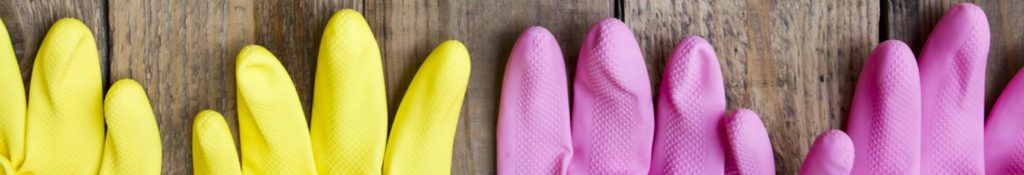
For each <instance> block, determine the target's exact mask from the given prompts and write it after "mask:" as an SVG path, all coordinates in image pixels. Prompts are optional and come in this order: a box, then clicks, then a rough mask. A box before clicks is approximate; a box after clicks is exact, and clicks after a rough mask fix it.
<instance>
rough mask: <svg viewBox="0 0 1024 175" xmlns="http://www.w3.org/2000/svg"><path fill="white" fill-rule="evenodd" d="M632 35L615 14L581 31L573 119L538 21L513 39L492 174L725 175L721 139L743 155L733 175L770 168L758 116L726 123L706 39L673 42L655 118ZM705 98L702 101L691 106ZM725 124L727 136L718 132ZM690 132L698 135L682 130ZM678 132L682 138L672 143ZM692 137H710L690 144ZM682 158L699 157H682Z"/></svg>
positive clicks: (738, 116)
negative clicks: (495, 170) (584, 34)
mask: <svg viewBox="0 0 1024 175" xmlns="http://www.w3.org/2000/svg"><path fill="white" fill-rule="evenodd" d="M632 37H633V34H632V32H630V31H629V29H628V27H626V26H625V24H622V22H620V21H618V20H615V19H605V20H602V21H601V22H599V23H597V24H596V25H595V26H594V27H593V28H592V29H591V31H590V32H589V33H588V35H587V38H586V39H585V40H584V44H583V49H582V51H581V52H580V59H579V63H578V66H577V73H576V80H575V86H574V88H575V91H574V92H575V95H574V97H575V101H574V102H575V105H574V108H573V114H574V115H573V116H572V119H571V120H570V117H569V115H570V114H569V96H568V93H567V91H566V90H567V89H568V88H567V85H566V84H565V83H566V82H567V81H566V78H565V77H566V76H565V67H564V63H563V62H562V54H561V52H560V51H559V50H560V49H559V48H558V43H557V42H556V41H555V39H554V37H553V36H552V35H551V34H550V33H549V32H548V31H547V30H545V29H543V28H541V27H531V28H529V29H527V30H526V31H524V32H523V34H521V35H520V37H519V39H518V41H517V42H516V45H515V46H514V47H513V49H512V54H511V55H510V58H509V60H508V65H507V66H508V67H507V68H506V70H505V71H506V72H505V79H504V84H503V89H502V100H501V108H500V112H499V117H498V138H497V139H498V172H499V174H567V173H568V174H647V173H653V174H663V173H668V174H673V173H685V172H691V173H697V174H708V173H711V174H723V173H725V172H726V169H725V167H727V166H726V165H725V164H726V160H727V159H726V151H724V150H725V149H724V148H723V145H730V146H731V147H730V148H729V149H728V150H730V152H729V153H730V154H729V155H731V156H745V158H744V159H729V160H732V161H733V163H730V164H729V165H728V166H729V167H730V169H729V170H730V171H731V172H734V173H740V174H770V173H774V164H773V163H771V162H772V161H774V160H773V159H772V154H771V153H772V152H771V145H770V143H769V142H768V137H767V132H765V129H764V126H763V124H761V122H760V119H758V118H757V115H756V114H754V113H753V112H750V111H749V110H737V111H736V112H733V114H734V117H731V118H730V119H731V120H729V121H728V122H727V121H724V115H725V92H724V87H723V86H724V85H723V83H722V78H721V71H720V69H719V67H718V60H717V58H716V57H715V55H714V50H713V49H711V46H710V45H709V44H707V42H706V41H704V40H703V39H700V38H699V37H690V38H687V39H684V41H683V42H681V43H680V44H679V45H678V46H677V48H676V52H675V53H674V54H673V56H672V58H671V59H670V61H669V66H668V67H669V68H667V69H666V72H665V79H664V80H663V81H664V82H663V85H664V86H663V87H662V93H661V94H662V96H661V97H659V100H661V101H659V109H658V110H659V114H658V119H659V120H657V123H655V121H654V115H653V109H652V108H653V104H651V103H650V102H651V101H652V99H651V97H650V94H651V93H650V84H649V83H648V78H647V71H646V67H645V64H644V61H643V57H642V55H641V54H640V49H639V46H638V45H637V44H636V41H635V40H634V39H633V38H632ZM704 89H707V90H704ZM684 95H699V96H701V97H705V96H706V98H709V99H698V98H689V96H684ZM708 100H710V101H711V102H707V104H706V106H695V105H705V104H703V103H705V102H706V101H708ZM716 100H717V101H716ZM669 101H673V102H680V103H670V102H669ZM716 108H717V109H716ZM676 111H678V112H676ZM670 112H676V113H671V114H670ZM679 112H684V113H685V114H680V113H679ZM691 114H692V115H691ZM684 115H685V116H686V117H685V118H684V117H682V116H684ZM662 118H664V119H662ZM698 119H704V120H703V122H697V121H698ZM679 122H686V123H683V124H681V123H679ZM723 125H725V126H726V127H725V129H726V132H727V133H729V134H726V135H728V136H730V137H728V138H725V137H721V136H720V133H721V132H723V130H722V129H723V127H721V126H723ZM656 126H657V127H656ZM683 127H689V128H683ZM691 129H692V130H697V131H699V132H686V131H691ZM656 131H657V132H656ZM682 137H687V138H688V139H677V138H682ZM691 139H692V140H700V141H706V142H709V143H708V144H690V143H691ZM723 139H727V140H728V141H726V140H723ZM722 142H728V144H722ZM710 144H714V145H710ZM709 145H710V146H709ZM705 147H706V148H707V149H705ZM691 148H692V149H691ZM693 149H702V150H701V151H697V150H693ZM690 151H693V152H690ZM715 151H717V152H715ZM652 152H653V153H654V156H653V157H652ZM709 152H710V153H709ZM695 154H701V155H695ZM685 156H700V157H685ZM687 158H694V159H698V160H693V161H691V163H683V162H682V161H686V160H685V159H687ZM716 158H717V159H716ZM765 158H767V159H765ZM652 160H653V163H654V164H653V165H652ZM758 161H762V162H758ZM716 165H717V168H716ZM762 165H768V166H767V167H765V166H762ZM652 169H653V171H652ZM759 171H761V172H759ZM700 172H704V173H700Z"/></svg>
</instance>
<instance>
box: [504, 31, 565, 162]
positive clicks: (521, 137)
mask: <svg viewBox="0 0 1024 175" xmlns="http://www.w3.org/2000/svg"><path fill="white" fill-rule="evenodd" d="M562 58H563V57H562V52H561V50H560V49H559V47H558V41H555V37H554V36H552V35H551V33H550V32H548V30H547V29H544V28H543V27H530V28H529V29H526V31H523V33H522V34H521V35H519V39H518V41H516V45H515V46H514V47H512V53H511V55H510V56H509V58H508V65H507V67H506V68H505V80H504V83H502V91H501V109H500V111H499V113H498V138H497V139H498V174H565V171H566V168H568V165H569V158H571V156H572V136H571V133H570V130H569V89H568V85H567V84H566V82H568V81H567V80H566V76H565V63H564V62H563V61H562Z"/></svg>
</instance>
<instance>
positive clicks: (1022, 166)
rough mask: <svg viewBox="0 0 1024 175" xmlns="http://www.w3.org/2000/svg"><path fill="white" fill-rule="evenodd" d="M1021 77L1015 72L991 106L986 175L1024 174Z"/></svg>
mask: <svg viewBox="0 0 1024 175" xmlns="http://www.w3.org/2000/svg"><path fill="white" fill-rule="evenodd" d="M1021 106H1024V74H1022V73H1020V72H1018V73H1017V76H1015V77H1014V78H1013V80H1011V81H1010V84H1009V85H1007V86H1006V88H1005V89H1003V93H1002V94H1001V95H1000V96H999V100H997V101H996V103H995V105H994V106H992V112H990V113H989V116H988V123H986V125H985V164H986V165H985V171H987V173H986V174H1024V159H1022V158H1024V129H1022V128H1024V127H1022V126H1024V115H1021V114H1024V109H1022V108H1021Z"/></svg>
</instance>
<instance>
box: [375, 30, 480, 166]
mask: <svg viewBox="0 0 1024 175" xmlns="http://www.w3.org/2000/svg"><path fill="white" fill-rule="evenodd" d="M469 61H470V60H469V52H467V51H466V47H465V46H463V45H462V43H459V42H458V41H445V42H444V43H441V45H439V46H437V48H436V49H434V51H433V52H431V53H430V56H427V60H426V61H424V62H423V65H421V66H420V69H419V71H418V72H416V77H415V78H413V79H412V83H410V84H409V90H407V91H406V93H405V98H402V104H401V105H400V106H399V107H398V113H396V114H395V123H394V125H393V126H392V127H393V128H392V129H391V137H390V138H388V143H387V152H386V153H385V155H384V174H449V171H450V168H451V156H452V144H454V143H453V142H454V140H455V129H456V126H457V124H458V123H459V113H460V112H461V109H462V100H463V97H464V96H465V94H466V86H467V85H468V84H467V83H468V81H469V72H470V62H469Z"/></svg>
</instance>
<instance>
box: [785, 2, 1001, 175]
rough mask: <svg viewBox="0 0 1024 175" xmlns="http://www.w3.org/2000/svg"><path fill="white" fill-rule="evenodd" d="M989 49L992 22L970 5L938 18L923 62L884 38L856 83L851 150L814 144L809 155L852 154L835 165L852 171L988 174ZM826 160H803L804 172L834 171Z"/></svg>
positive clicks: (839, 156) (849, 128)
mask: <svg viewBox="0 0 1024 175" xmlns="http://www.w3.org/2000/svg"><path fill="white" fill-rule="evenodd" d="M988 48H989V29H988V21H987V20H986V18H985V14H984V12H982V10H981V8H979V7H978V6H975V5H973V4H969V3H962V4H958V5H956V6H954V7H953V8H952V9H950V10H949V11H948V12H946V15H945V16H943V17H942V19H941V20H939V23H938V24H937V25H936V26H935V29H934V30H933V31H932V34H931V37H929V39H928V42H927V43H925V46H924V48H923V49H922V51H921V59H920V60H919V61H920V63H919V64H916V65H915V63H914V59H913V58H914V57H913V54H912V53H911V52H910V49H909V48H908V47H907V46H906V45H905V44H903V43H901V42H899V41H887V42H885V43H882V44H881V45H879V46H878V47H876V48H875V51H874V52H872V54H871V58H869V60H868V62H867V63H866V64H865V66H864V70H863V71H862V72H861V79H860V80H859V82H858V83H857V90H856V92H855V94H854V101H853V105H852V106H851V109H852V110H851V112H850V119H849V120H850V122H849V125H848V126H847V131H848V132H849V134H850V135H849V139H850V140H851V142H852V144H853V149H852V150H850V149H832V148H829V147H832V146H829V145H828V144H821V145H819V144H815V146H814V147H812V150H811V154H810V155H808V159H809V160H810V159H812V158H813V159H814V160H840V159H844V158H845V157H847V156H848V155H849V154H850V152H851V151H852V152H853V153H854V154H853V155H855V156H854V157H855V158H854V161H853V162H850V163H846V162H844V163H846V165H843V166H835V167H843V168H842V169H846V167H849V169H851V170H850V171H851V173H852V174H983V173H985V171H986V170H985V160H984V151H983V150H984V149H983V144H984V140H983V138H984V132H983V121H984V111H983V110H984V109H983V107H984V84H985V80H984V78H985V64H986V61H987V60H986V59H987V55H988ZM918 69H919V70H920V71H917V70H918ZM834 135H835V136H834V137H837V138H833V139H836V140H842V139H843V138H841V137H842V135H839V134H834ZM816 149H824V150H830V151H822V150H816ZM819 154H820V155H819ZM835 162H841V161H835ZM990 163H992V162H990ZM821 165H824V164H820V163H817V162H814V161H805V163H804V168H803V170H805V171H802V172H801V173H802V174H822V173H823V172H824V171H822V170H829V169H830V168H822V167H816V166H821ZM831 170H835V169H831Z"/></svg>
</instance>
